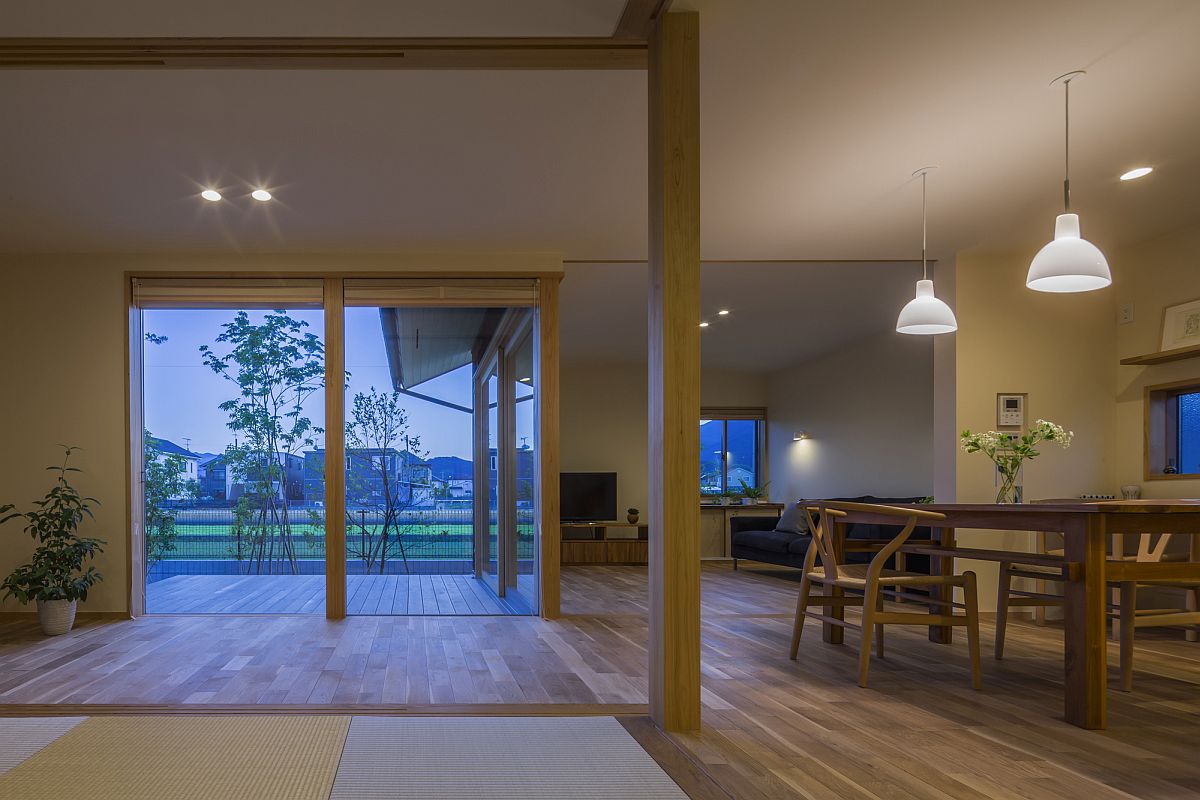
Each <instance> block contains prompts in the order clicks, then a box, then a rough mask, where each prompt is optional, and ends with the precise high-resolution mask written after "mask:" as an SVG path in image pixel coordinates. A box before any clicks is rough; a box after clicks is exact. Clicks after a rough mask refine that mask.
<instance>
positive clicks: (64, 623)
mask: <svg viewBox="0 0 1200 800" xmlns="http://www.w3.org/2000/svg"><path fill="white" fill-rule="evenodd" d="M75 605H76V603H75V601H74V600H38V604H37V610H38V621H39V622H41V623H42V633H44V634H46V635H47V636H59V635H61V634H64V633H66V632H67V631H69V630H71V626H73V625H74V624H75Z"/></svg>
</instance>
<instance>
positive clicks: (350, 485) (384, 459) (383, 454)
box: [304, 447, 435, 507]
mask: <svg viewBox="0 0 1200 800" xmlns="http://www.w3.org/2000/svg"><path fill="white" fill-rule="evenodd" d="M385 472H386V474H387V481H388V483H389V484H390V486H391V490H392V491H393V492H395V496H396V497H397V498H398V499H399V502H401V503H403V504H405V505H409V506H427V505H432V503H433V500H434V494H435V492H434V488H433V483H434V481H433V474H432V470H431V467H430V463H429V462H428V461H425V460H423V459H421V458H420V457H418V456H416V455H414V454H413V453H410V452H409V451H407V450H397V449H396V448H394V447H388V448H386V449H380V448H354V449H348V450H347V451H346V505H347V506H348V507H354V506H360V507H361V506H367V507H370V506H379V505H382V504H383V502H384V498H385V494H384V474H385ZM304 499H305V502H306V503H309V504H311V505H319V504H321V503H323V502H324V501H325V451H324V450H309V451H307V452H305V454H304Z"/></svg>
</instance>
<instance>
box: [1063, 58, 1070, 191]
mask: <svg viewBox="0 0 1200 800" xmlns="http://www.w3.org/2000/svg"><path fill="white" fill-rule="evenodd" d="M1063 87H1064V88H1065V89H1066V93H1065V95H1064V97H1065V102H1064V104H1063V110H1064V116H1065V118H1066V124H1065V125H1064V126H1063V132H1064V133H1063V163H1064V164H1065V166H1066V168H1065V170H1064V175H1063V207H1064V208H1065V209H1066V210H1067V211H1070V210H1071V79H1070V78H1068V79H1067V80H1065V81H1063Z"/></svg>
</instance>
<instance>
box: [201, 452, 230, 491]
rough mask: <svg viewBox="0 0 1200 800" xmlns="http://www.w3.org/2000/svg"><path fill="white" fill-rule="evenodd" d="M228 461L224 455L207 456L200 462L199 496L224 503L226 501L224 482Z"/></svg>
mask: <svg viewBox="0 0 1200 800" xmlns="http://www.w3.org/2000/svg"><path fill="white" fill-rule="evenodd" d="M228 470H229V460H228V459H227V458H226V457H225V455H224V454H220V455H208V456H206V457H205V458H202V459H201V460H200V496H201V497H205V498H212V499H213V500H218V501H224V500H227V499H228V494H227V487H226V481H227V480H228V478H227V474H226V473H227V472H228Z"/></svg>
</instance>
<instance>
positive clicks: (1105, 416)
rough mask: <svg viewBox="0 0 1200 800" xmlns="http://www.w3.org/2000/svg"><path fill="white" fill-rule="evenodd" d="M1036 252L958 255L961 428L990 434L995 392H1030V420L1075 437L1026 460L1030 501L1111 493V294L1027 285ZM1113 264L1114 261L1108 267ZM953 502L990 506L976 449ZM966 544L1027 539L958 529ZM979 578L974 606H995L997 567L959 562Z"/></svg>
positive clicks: (960, 460) (964, 462)
mask: <svg viewBox="0 0 1200 800" xmlns="http://www.w3.org/2000/svg"><path fill="white" fill-rule="evenodd" d="M1033 254H1034V251H1032V250H1030V251H1016V252H1008V253H973V252H964V253H959V254H958V258H957V268H956V288H957V291H956V299H957V314H958V324H959V329H958V333H957V334H956V337H957V341H956V343H955V345H956V348H955V349H956V355H955V370H956V373H957V377H956V384H957V396H956V401H955V403H956V408H957V414H956V416H957V427H958V428H959V429H960V430H961V429H964V428H969V429H971V430H993V429H994V428H995V427H996V394H997V393H999V392H1013V393H1019V392H1024V393H1027V394H1028V395H1029V397H1028V400H1027V406H1026V413H1027V414H1028V417H1029V422H1030V423H1032V422H1033V421H1034V420H1036V419H1038V418H1041V419H1047V420H1050V421H1052V422H1057V423H1058V424H1060V425H1062V426H1063V427H1065V428H1068V429H1070V430H1073V431H1074V432H1075V440H1074V442H1073V443H1072V445H1071V447H1070V448H1069V449H1067V450H1063V449H1061V448H1059V447H1057V446H1055V445H1048V446H1046V447H1043V448H1042V451H1041V452H1042V455H1041V456H1040V457H1038V458H1037V459H1035V460H1034V461H1031V462H1029V463H1028V464H1027V466H1026V468H1025V476H1024V484H1025V494H1026V497H1027V498H1028V499H1031V500H1034V499H1038V498H1050V497H1077V496H1079V495H1081V494H1084V493H1100V492H1104V493H1112V492H1115V491H1116V487H1117V483H1116V479H1115V474H1116V470H1115V469H1114V465H1113V452H1114V448H1113V436H1112V432H1113V423H1114V418H1115V407H1114V403H1113V375H1114V370H1115V366H1114V365H1115V358H1116V319H1115V305H1114V300H1113V293H1112V292H1111V291H1099V292H1088V293H1085V294H1045V293H1041V292H1034V291H1030V290H1029V289H1027V288H1026V287H1025V273H1026V271H1027V269H1028V267H1029V261H1030V259H1031V258H1032V257H1033ZM1117 267H1118V265H1117V264H1114V268H1117ZM956 473H957V474H956V483H957V500H958V501H959V502H963V503H990V502H994V500H995V495H996V486H995V470H994V468H993V467H992V464H991V462H990V461H988V460H987V458H986V457H984V456H983V455H981V454H979V453H974V454H968V453H963V452H962V451H961V450H960V451H959V452H958V455H957V470H956ZM959 538H960V541H961V542H962V543H963V544H966V545H968V546H978V547H1005V548H1020V547H1028V546H1030V545H1031V544H1032V540H1031V538H1030V535H1029V534H1024V533H1013V532H1006V533H1002V532H993V531H966V530H964V531H961V532H960V534H959ZM959 569H974V570H975V571H976V572H977V573H978V574H979V578H980V605H981V607H982V608H984V609H986V610H991V609H994V608H995V605H994V604H995V585H996V574H997V566H996V565H995V564H991V563H978V562H970V561H960V563H959Z"/></svg>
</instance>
